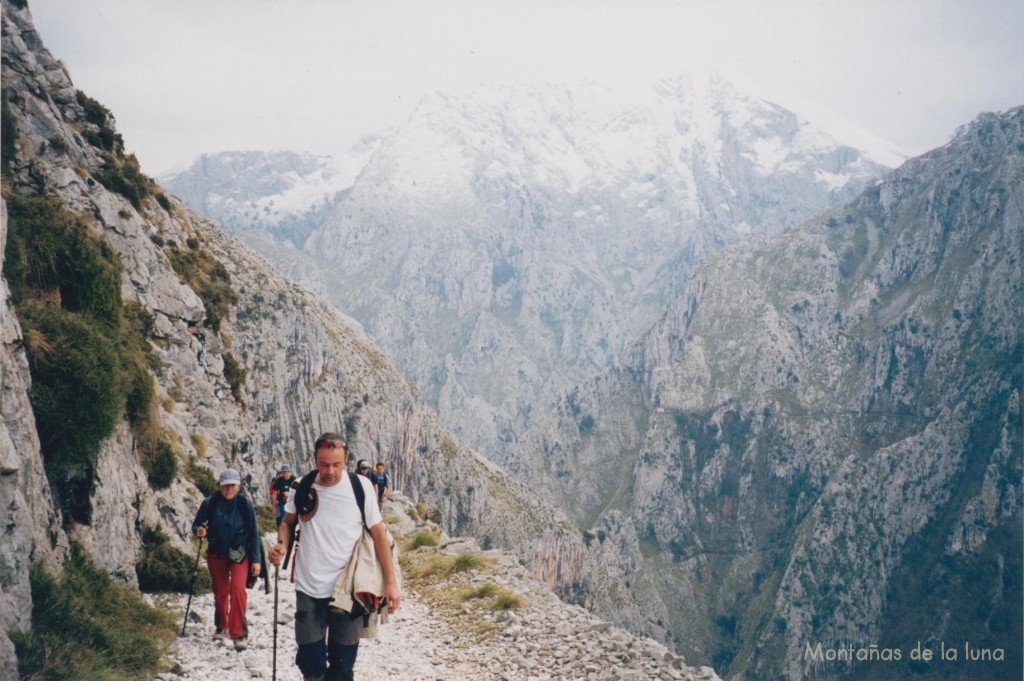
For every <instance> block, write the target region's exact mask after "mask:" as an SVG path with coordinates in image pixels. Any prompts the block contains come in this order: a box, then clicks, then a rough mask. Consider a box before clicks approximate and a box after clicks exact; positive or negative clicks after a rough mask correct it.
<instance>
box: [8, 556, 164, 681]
mask: <svg viewBox="0 0 1024 681" xmlns="http://www.w3.org/2000/svg"><path fill="white" fill-rule="evenodd" d="M31 584H32V630H31V631H30V632H24V633H21V632H12V634H11V639H12V640H13V641H14V646H15V650H16V652H17V655H18V673H19V676H20V677H21V678H23V679H109V680H114V679H144V678H152V677H153V676H155V673H156V671H157V670H158V666H159V664H160V657H161V655H162V653H163V649H164V646H166V645H169V644H170V642H171V641H172V640H173V638H174V631H175V623H174V619H175V618H174V617H173V616H172V615H171V614H170V613H168V612H166V611H162V610H158V609H156V608H153V607H152V606H150V605H148V604H147V603H146V602H145V601H144V600H143V599H142V597H141V596H140V595H139V593H138V592H137V591H135V590H134V589H132V588H129V587H127V586H124V585H120V584H116V583H115V582H114V581H113V580H112V579H111V578H110V576H109V575H107V574H106V573H105V572H103V571H102V570H100V569H98V568H97V567H96V566H94V565H93V564H92V562H91V561H90V560H89V559H88V558H87V557H86V556H85V554H84V552H83V551H82V550H81V548H79V547H78V546H75V547H73V550H72V553H71V557H70V559H69V560H68V563H67V565H66V566H65V573H64V576H63V578H62V579H61V580H59V581H58V580H56V579H54V578H53V577H50V576H49V575H47V574H46V572H45V571H44V570H43V568H42V567H41V566H40V565H35V566H33V568H32V572H31Z"/></svg>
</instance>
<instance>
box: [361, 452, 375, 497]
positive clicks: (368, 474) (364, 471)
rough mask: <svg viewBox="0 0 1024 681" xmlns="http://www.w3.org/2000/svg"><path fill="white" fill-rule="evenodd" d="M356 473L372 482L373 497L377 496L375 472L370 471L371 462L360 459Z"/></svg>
mask: <svg viewBox="0 0 1024 681" xmlns="http://www.w3.org/2000/svg"><path fill="white" fill-rule="evenodd" d="M356 473H358V474H359V475H361V476H363V477H364V478H366V479H367V480H369V481H370V484H371V485H373V496H377V485H376V483H374V481H373V471H371V470H370V462H369V461H367V460H366V459H359V463H357V464H356Z"/></svg>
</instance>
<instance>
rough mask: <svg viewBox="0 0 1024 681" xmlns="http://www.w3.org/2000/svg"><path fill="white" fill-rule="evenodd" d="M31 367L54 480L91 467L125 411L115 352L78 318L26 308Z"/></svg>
mask: <svg viewBox="0 0 1024 681" xmlns="http://www.w3.org/2000/svg"><path fill="white" fill-rule="evenodd" d="M20 312H21V313H20V315H19V317H20V319H21V322H22V327H23V330H24V333H25V337H26V349H27V350H28V353H29V357H30V364H29V366H30V368H31V369H32V372H31V373H32V410H33V411H34V412H35V417H36V427H37V430H38V431H39V440H40V445H41V449H42V453H43V461H44V462H45V464H46V468H47V472H48V474H50V479H51V480H57V479H60V478H61V477H63V476H64V474H65V473H67V472H68V471H70V470H72V469H74V468H76V466H77V465H78V464H80V463H85V464H88V465H90V466H91V465H92V464H94V463H95V462H96V458H97V456H98V454H99V446H100V442H101V441H102V440H103V439H104V438H106V437H107V436H108V435H110V433H112V432H113V430H114V426H115V425H116V423H117V421H118V419H119V418H120V417H121V415H122V414H123V413H124V409H125V404H126V397H125V391H124V388H123V386H122V384H121V374H120V372H118V371H116V370H112V368H116V367H117V365H118V360H119V357H118V354H117V348H116V347H115V345H114V343H113V342H111V340H110V339H109V337H108V336H107V335H106V334H105V333H104V332H103V331H102V330H101V329H99V328H97V327H96V326H95V325H91V324H89V323H88V321H87V320H85V319H84V318H82V317H81V316H80V315H76V314H73V313H70V312H68V311H66V310H63V309H61V308H58V307H54V306H52V305H38V304H32V305H27V306H23V307H22V308H21V311H20Z"/></svg>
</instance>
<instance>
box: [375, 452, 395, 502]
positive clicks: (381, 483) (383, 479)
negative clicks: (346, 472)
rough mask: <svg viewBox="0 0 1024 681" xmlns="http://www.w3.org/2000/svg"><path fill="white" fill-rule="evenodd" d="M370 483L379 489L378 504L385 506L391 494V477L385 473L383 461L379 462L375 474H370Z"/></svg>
mask: <svg viewBox="0 0 1024 681" xmlns="http://www.w3.org/2000/svg"><path fill="white" fill-rule="evenodd" d="M370 482H372V483H373V486H374V487H376V488H377V503H379V504H380V505H381V506H383V505H384V502H385V501H387V500H388V496H389V495H390V494H391V476H390V475H388V474H387V473H385V472H384V462H383V461H378V462H377V465H376V466H374V470H373V472H372V473H370Z"/></svg>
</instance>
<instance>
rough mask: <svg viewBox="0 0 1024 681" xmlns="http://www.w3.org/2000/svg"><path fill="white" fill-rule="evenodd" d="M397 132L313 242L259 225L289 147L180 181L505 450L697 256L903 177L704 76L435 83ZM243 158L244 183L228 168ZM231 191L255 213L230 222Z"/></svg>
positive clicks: (664, 297)
mask: <svg viewBox="0 0 1024 681" xmlns="http://www.w3.org/2000/svg"><path fill="white" fill-rule="evenodd" d="M377 144H378V145H379V146H377V147H376V150H375V152H374V153H373V155H372V157H370V159H369V161H368V162H367V163H366V165H365V167H364V168H363V169H362V170H361V172H360V173H359V175H358V177H357V178H356V179H355V181H354V183H353V184H352V185H351V187H344V191H343V192H341V193H339V194H336V195H334V199H333V201H335V202H336V203H334V205H332V206H331V207H330V208H329V211H330V213H329V215H322V214H321V213H317V215H316V217H317V219H321V217H322V218H323V219H322V222H321V224H320V225H319V226H318V228H316V229H314V230H313V231H312V232H311V233H310V234H309V236H308V238H307V239H306V240H305V242H300V241H297V240H296V239H295V238H293V236H294V235H296V234H299V233H305V232H307V231H308V230H309V228H310V227H311V223H310V221H309V219H308V216H307V215H305V214H302V215H296V217H295V220H294V224H295V225H296V226H295V227H294V228H293V227H291V226H290V225H291V224H292V223H291V222H290V221H288V220H285V221H283V222H282V223H280V224H278V225H277V226H274V227H267V228H265V229H258V228H257V229H254V228H253V226H254V225H255V224H256V223H254V222H252V221H253V220H254V216H253V215H252V209H253V208H254V207H257V206H258V205H260V203H261V202H262V203H264V204H266V203H269V202H270V201H274V202H275V203H276V204H280V203H282V202H285V201H287V199H286V194H287V192H281V191H279V190H278V189H271V188H270V187H276V185H278V184H279V183H280V182H281V181H283V180H285V179H286V178H287V177H290V174H289V172H290V171H288V170H287V168H286V167H278V163H279V160H280V157H278V156H264V157H258V156H246V157H245V159H239V158H238V157H237V155H225V156H223V157H220V158H218V157H212V158H210V157H207V158H204V159H203V160H201V161H200V162H199V163H197V164H196V166H194V167H193V168H192V169H191V170H189V171H185V172H182V173H179V174H177V175H176V176H175V177H172V178H168V180H167V183H168V184H167V186H168V188H169V189H170V191H172V192H175V193H177V194H178V195H179V196H180V197H182V198H184V199H186V200H188V201H190V202H192V203H193V205H195V206H196V207H198V208H199V209H200V210H204V208H203V206H208V205H210V203H211V202H212V201H214V200H216V201H219V202H220V204H219V205H220V206H221V208H218V209H217V210H216V212H215V211H211V212H209V213H208V214H209V215H214V214H216V215H218V216H219V218H220V219H221V220H222V221H223V224H225V225H228V226H229V229H232V230H233V231H234V230H235V229H237V230H239V231H243V230H244V238H245V239H246V241H247V243H249V244H250V245H252V246H253V247H255V248H257V249H259V250H260V251H261V252H262V253H263V254H264V255H266V256H267V257H268V258H269V259H270V260H271V261H272V262H274V264H275V265H276V266H277V267H278V268H279V269H280V270H281V271H282V272H285V273H286V274H287V275H288V276H289V277H291V278H293V279H294V280H295V281H298V282H301V283H302V284H304V285H306V286H307V287H309V288H311V289H313V290H316V291H318V292H321V293H323V294H324V295H325V296H327V297H328V298H329V299H330V300H331V301H332V302H333V303H334V304H335V305H336V306H337V307H338V308H339V309H341V310H343V311H345V312H346V313H347V314H350V315H351V316H352V317H354V318H355V319H357V320H358V321H359V322H360V323H361V324H362V325H363V327H364V328H365V329H366V332H367V333H368V335H369V336H370V337H371V338H373V339H374V340H375V341H376V342H377V343H378V344H379V345H380V347H381V348H382V349H383V350H384V352H385V354H387V356H388V357H391V358H393V359H394V361H395V362H396V364H397V366H398V368H399V370H400V371H401V372H402V373H403V375H405V376H406V377H408V378H409V379H410V380H412V381H413V382H414V383H415V384H416V385H417V386H419V387H420V389H421V390H422V391H423V393H424V395H425V398H426V399H427V401H428V402H429V403H430V404H431V405H433V406H434V407H435V408H436V409H437V410H438V412H439V414H440V415H441V417H442V420H443V421H444V422H445V423H446V424H449V425H450V426H451V427H452V428H453V429H454V431H455V432H456V433H457V434H458V435H460V436H461V437H462V438H463V439H465V440H466V441H467V442H468V443H469V444H471V445H472V446H474V447H475V448H477V449H478V451H481V452H484V453H486V454H487V456H489V457H490V458H492V459H493V460H495V461H498V462H499V463H501V462H504V461H505V459H506V457H507V455H508V453H509V445H510V444H511V443H513V442H514V441H515V440H516V439H517V438H518V437H519V434H520V433H522V432H523V430H524V429H525V428H526V426H527V425H528V424H529V423H530V422H531V420H532V418H533V416H534V415H535V414H538V413H546V412H547V411H548V409H549V407H550V406H551V405H552V404H553V402H554V401H555V400H556V399H557V397H558V396H559V395H560V394H561V393H562V392H564V390H566V389H567V388H568V387H570V386H571V385H573V384H575V383H577V382H579V381H581V380H583V379H585V378H588V377H589V376H591V375H592V374H593V373H594V372H596V371H599V370H601V369H603V368H605V367H607V366H608V365H609V364H610V363H611V362H613V361H614V360H616V359H618V358H619V357H620V356H621V352H622V350H623V348H625V346H626V344H627V343H628V342H630V341H632V340H633V339H635V338H636V337H637V336H638V335H639V334H640V333H641V332H643V331H645V330H646V329H647V328H648V327H649V326H650V325H651V324H652V323H653V322H654V321H655V320H656V319H657V317H658V316H659V315H660V314H661V313H662V312H663V311H664V308H665V306H666V305H667V304H668V302H669V301H670V300H671V298H672V297H673V296H674V295H675V294H676V292H677V291H678V290H679V288H680V287H681V286H682V284H683V282H684V281H685V280H686V278H687V276H688V275H689V272H690V271H691V269H692V268H693V267H694V266H695V265H696V264H698V263H700V262H702V261H704V260H705V259H706V258H707V257H708V256H709V255H711V254H712V253H714V252H715V251H716V250H718V249H719V248H720V247H722V246H723V245H727V244H731V243H735V242H737V241H739V240H742V239H744V238H746V237H748V236H750V235H752V234H767V233H778V232H781V231H784V230H786V229H788V228H790V227H792V226H793V225H795V224H797V223H798V222H800V221H802V220H804V219H806V218H807V217H809V216H811V215H813V214H815V213H817V212H820V211H821V210H823V209H826V208H829V207H832V206H835V205H837V204H838V203H840V202H842V201H844V200H846V199H849V198H851V197H853V196H855V195H856V193H857V192H859V191H860V190H861V189H862V188H863V187H864V186H866V183H867V182H868V181H870V180H872V179H874V178H876V177H878V176H879V175H881V174H882V173H884V172H885V170H886V169H887V168H886V167H885V166H883V165H881V164H879V163H878V162H875V161H874V160H872V158H871V156H870V155H869V154H867V153H865V152H863V151H859V150H856V149H854V148H852V147H850V146H845V145H843V144H842V143H840V142H837V141H836V140H835V139H833V138H832V137H830V136H828V135H827V134H825V133H823V132H821V131H820V130H818V129H816V128H814V127H813V126H811V125H810V124H808V123H807V122H805V121H803V120H801V119H800V118H798V117H797V116H796V115H795V114H793V113H791V112H789V111H787V110H785V109H782V108H781V107H778V106H776V105H774V104H771V103H769V102H765V101H762V100H760V99H757V98H755V97H752V96H749V95H746V94H744V93H743V92H741V91H739V90H738V89H737V88H736V87H735V86H734V85H732V84H731V83H729V82H726V81H724V80H722V79H721V78H717V77H698V76H696V75H689V76H682V77H680V78H679V79H676V80H671V81H665V82H662V83H661V84H659V86H658V87H657V88H656V89H654V90H650V91H636V92H624V91H612V90H610V89H607V88H604V87H602V86H599V85H596V84H592V83H586V84H578V85H574V86H571V87H569V86H546V87H533V88H494V87H481V88H479V89H478V90H476V91H474V92H472V93H470V94H468V95H465V96H450V95H445V94H441V93H435V94H432V95H430V96H428V97H426V98H424V100H423V101H422V102H421V103H420V105H419V107H418V108H417V110H416V112H415V113H414V114H413V116H412V117H411V118H410V120H409V121H408V122H407V123H406V124H405V125H403V126H401V127H400V128H399V129H397V130H395V131H393V132H391V133H389V134H387V135H384V136H383V139H381V140H379V142H377ZM241 160H244V161H245V164H244V166H243V167H242V169H241V170H240V172H239V173H238V177H237V178H233V179H232V180H231V181H229V182H224V181H221V180H220V177H221V174H219V173H212V174H211V172H210V170H209V168H210V166H211V165H215V166H220V167H227V166H231V167H232V168H234V167H236V166H237V164H238V163H239V161H241ZM891 160H892V156H891V155H889V156H885V157H884V158H883V161H884V162H891ZM314 175H315V174H314ZM315 177H316V179H314V180H312V181H311V182H310V183H309V186H311V187H316V186H319V184H318V183H319V181H320V180H319V175H315ZM204 185H205V186H206V189H205V191H201V190H199V188H201V187H203V186H204ZM339 189H341V187H339ZM288 191H289V192H291V191H295V190H292V189H289V190H288ZM231 192H238V201H237V205H238V206H239V207H240V210H239V212H237V213H235V214H228V215H225V214H224V211H223V210H222V208H223V206H225V205H227V204H226V203H225V202H224V200H223V199H222V197H223V196H225V195H228V194H229V193H231ZM243 197H247V201H246V199H245V198H243ZM242 207H244V209H241V208H242ZM231 225H237V227H231Z"/></svg>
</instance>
